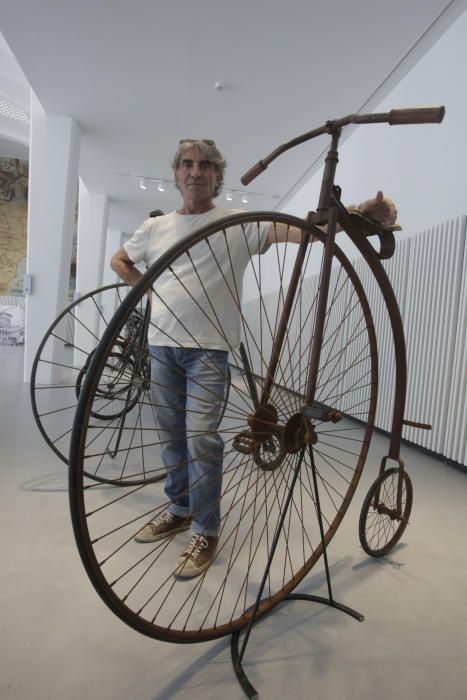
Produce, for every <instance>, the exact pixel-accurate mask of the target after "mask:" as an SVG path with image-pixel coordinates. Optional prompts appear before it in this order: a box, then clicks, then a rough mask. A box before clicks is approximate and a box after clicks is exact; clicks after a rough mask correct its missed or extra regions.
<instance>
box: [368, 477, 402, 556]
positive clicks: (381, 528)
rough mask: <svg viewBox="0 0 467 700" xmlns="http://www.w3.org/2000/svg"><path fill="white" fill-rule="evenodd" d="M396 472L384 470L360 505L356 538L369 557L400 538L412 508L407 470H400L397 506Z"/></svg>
mask: <svg viewBox="0 0 467 700" xmlns="http://www.w3.org/2000/svg"><path fill="white" fill-rule="evenodd" d="M400 474H401V473H400V471H399V469H396V468H391V469H388V470H387V471H385V472H383V474H382V475H381V476H380V477H378V479H377V480H376V481H375V483H374V484H373V486H372V487H371V489H370V491H369V492H368V495H367V497H366V499H365V502H364V505H363V507H362V514H361V521H360V540H361V543H362V547H363V549H364V550H365V551H366V552H367V554H370V555H371V556H374V557H378V556H383V555H385V554H387V553H388V552H389V551H390V550H391V549H392V548H393V547H394V546H395V545H396V544H397V542H398V541H399V540H400V538H401V537H402V535H403V533H404V531H405V528H406V527H407V525H408V522H409V517H410V512H411V510H412V500H413V489H412V482H411V480H410V477H409V475H408V474H407V472H405V471H403V472H402V490H401V508H400V515H399V514H398V509H397V492H398V484H399V479H400Z"/></svg>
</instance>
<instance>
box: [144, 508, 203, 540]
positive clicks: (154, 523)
mask: <svg viewBox="0 0 467 700" xmlns="http://www.w3.org/2000/svg"><path fill="white" fill-rule="evenodd" d="M190 524H191V518H180V516H178V515H174V514H173V513H171V512H170V511H169V510H164V512H163V513H161V514H160V515H158V516H157V518H154V520H151V522H150V523H148V524H147V525H145V526H144V527H143V528H142V529H141V530H140V531H139V532H137V533H136V535H135V540H136V542H157V540H162V539H163V538H164V537H168V536H169V535H174V534H175V533H176V532H182V530H188V528H189V527H190Z"/></svg>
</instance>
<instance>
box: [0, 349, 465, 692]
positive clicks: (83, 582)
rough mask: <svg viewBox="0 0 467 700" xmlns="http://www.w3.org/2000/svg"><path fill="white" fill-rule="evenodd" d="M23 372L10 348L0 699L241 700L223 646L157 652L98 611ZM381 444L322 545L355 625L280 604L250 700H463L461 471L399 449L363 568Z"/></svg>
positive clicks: (4, 369)
mask: <svg viewBox="0 0 467 700" xmlns="http://www.w3.org/2000/svg"><path fill="white" fill-rule="evenodd" d="M21 375H22V351H21V349H20V348H7V347H0V450H1V451H0V455H1V474H2V484H1V486H2V488H1V496H0V498H1V513H2V528H1V530H0V533H1V542H2V549H1V551H2V559H3V561H2V566H1V569H0V591H1V603H0V605H1V641H0V664H1V667H0V698H2V700H3V698H5V700H10V699H11V700H23V699H24V698H34V699H35V700H42V699H44V700H45V699H47V700H69V699H72V700H75V699H77V700H81V698H83V699H86V700H129V699H131V700H167V699H169V698H175V699H176V700H184V699H185V698H186V699H188V698H190V699H193V698H195V699H197V698H200V699H203V700H204V699H206V700H216V699H217V698H222V699H223V700H234V699H239V700H240V699H241V698H242V697H244V695H243V693H242V691H241V689H240V686H239V685H238V682H237V680H236V678H235V676H234V673H233V670H232V665H231V661H230V651H229V640H227V639H224V640H220V641H216V642H211V643H206V644H202V645H183V646H175V645H171V644H165V643H162V642H158V641H156V640H153V639H150V638H146V637H143V636H141V635H139V634H138V633H137V632H135V631H133V630H132V629H130V628H128V627H126V626H125V625H124V623H122V622H121V621H120V620H119V619H117V617H115V616H114V615H113V614H112V613H111V612H110V611H109V610H108V609H107V607H106V606H105V605H104V604H103V603H102V602H101V600H100V598H99V597H98V595H97V594H96V593H95V591H94V589H93V588H92V586H91V584H90V583H89V581H88V579H87V576H86V574H85V572H84V569H83V567H82V564H81V562H80V559H79V556H78V553H77V549H76V546H75V543H74V539H73V534H72V530H71V523H70V518H69V514H68V501H67V482H66V468H65V465H64V464H63V463H62V462H60V460H59V459H58V458H57V457H55V456H54V454H53V453H52V452H51V450H50V448H48V447H47V445H46V444H45V442H44V441H43V439H42V437H41V436H40V434H39V432H38V431H37V429H36V427H35V424H34V420H33V417H32V414H31V410H30V401H29V390H28V387H27V385H25V384H23V383H22V381H21ZM386 443H387V441H386V439H385V438H383V437H381V436H376V439H374V440H373V443H372V448H371V454H370V458H369V460H368V461H367V466H366V467H365V472H364V475H363V477H362V481H361V483H360V485H359V488H358V491H357V494H356V496H355V497H354V500H353V502H352V504H351V507H350V509H349V512H348V513H347V515H346V518H345V520H344V522H343V524H342V525H341V527H340V529H339V531H338V533H337V535H336V537H335V538H334V540H333V542H332V545H331V547H330V549H329V561H330V567H331V576H332V583H333V593H334V598H335V600H337V601H339V602H342V603H344V604H346V605H349V606H352V607H353V608H356V609H357V610H359V611H360V612H361V613H362V614H363V615H364V616H365V621H364V622H362V623H360V622H357V621H355V620H354V619H352V618H351V617H349V616H347V615H345V614H343V613H341V612H338V611H336V610H333V609H330V608H327V607H324V606H320V605H318V604H315V603H309V602H289V603H287V604H284V605H282V606H280V607H279V608H277V609H276V610H275V611H274V612H273V614H272V615H270V616H269V617H268V618H266V619H265V620H264V621H263V622H261V623H260V624H258V626H257V627H256V628H255V629H254V631H253V634H252V637H251V639H250V643H249V645H248V648H247V652H246V656H245V664H244V666H245V670H246V672H247V673H248V675H249V678H250V681H251V682H252V683H253V684H254V685H255V686H256V688H257V690H258V691H259V695H260V697H261V698H266V697H269V698H282V697H284V696H288V697H293V698H294V699H297V700H298V699H301V698H310V697H313V698H316V699H317V700H318V699H319V698H330V699H332V700H334V699H336V698H339V699H341V700H354V699H355V700H357V698H358V700H373V699H374V698H378V700H406V699H407V698H413V699H417V700H418V698H423V700H439V699H440V698H443V700H461V699H462V700H465V698H467V663H466V661H465V654H466V650H467V545H466V525H465V524H466V514H467V473H464V472H461V471H460V470H456V469H454V468H452V467H450V466H448V465H446V464H444V463H442V462H440V461H437V460H435V459H433V458H430V457H428V456H426V455H423V454H422V453H421V452H420V451H418V450H414V449H409V448H404V449H403V455H402V456H403V459H404V460H405V463H406V465H407V468H408V471H409V472H410V475H411V477H412V480H413V483H414V509H413V514H412V521H411V524H410V526H409V527H408V528H407V530H406V533H405V535H404V537H403V541H402V542H401V543H399V545H398V546H397V547H396V548H395V550H394V551H393V552H392V553H391V555H390V556H388V557H387V558H385V559H381V560H376V559H369V558H368V557H367V556H366V555H365V554H364V552H363V551H362V550H361V548H360V546H359V543H358V534H357V522H358V513H359V509H360V506H361V503H362V500H363V498H364V495H365V493H366V491H367V489H368V486H369V484H370V482H371V481H372V480H373V479H374V478H375V476H376V472H377V465H378V464H379V461H380V459H381V457H382V456H383V455H384V454H386V451H387V445H386ZM323 584H324V575H323V570H322V566H320V564H319V563H318V565H317V566H316V567H315V569H314V570H313V571H312V572H311V574H310V576H309V577H308V579H306V580H305V582H304V583H302V585H301V586H300V589H299V590H300V591H302V592H309V593H314V594H317V595H320V594H322V595H325V594H326V590H325V588H324V586H323Z"/></svg>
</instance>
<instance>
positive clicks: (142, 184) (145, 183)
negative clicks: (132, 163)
mask: <svg viewBox="0 0 467 700" xmlns="http://www.w3.org/2000/svg"><path fill="white" fill-rule="evenodd" d="M139 186H140V187H141V189H142V190H147V188H148V185H147V182H146V180H145V179H144V177H143V178H141V180H140V181H139Z"/></svg>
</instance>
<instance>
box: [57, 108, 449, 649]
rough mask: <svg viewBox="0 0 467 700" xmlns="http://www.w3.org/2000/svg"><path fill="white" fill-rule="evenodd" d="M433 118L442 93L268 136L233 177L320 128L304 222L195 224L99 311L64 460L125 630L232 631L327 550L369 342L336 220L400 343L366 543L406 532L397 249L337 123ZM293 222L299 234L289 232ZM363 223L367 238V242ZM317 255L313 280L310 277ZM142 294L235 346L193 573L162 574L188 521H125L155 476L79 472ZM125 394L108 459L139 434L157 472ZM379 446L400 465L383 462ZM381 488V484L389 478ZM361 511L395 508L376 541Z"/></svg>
mask: <svg viewBox="0 0 467 700" xmlns="http://www.w3.org/2000/svg"><path fill="white" fill-rule="evenodd" d="M443 115H444V109H443V108H430V109H413V110H412V109H410V110H393V111H391V112H388V113H381V114H373V115H350V116H349V117H345V118H343V119H339V120H334V121H330V122H328V123H327V124H325V125H324V126H322V127H320V128H319V129H315V130H313V131H311V132H308V133H307V134H304V135H303V136H301V137H298V138H296V139H294V140H293V141H291V142H289V143H287V144H285V145H284V146H282V147H280V148H278V149H277V150H276V151H274V152H273V153H272V154H271V155H270V156H269V157H268V158H266V159H264V160H263V161H260V163H259V164H258V165H257V166H255V167H254V168H253V169H252V170H251V171H250V172H249V173H248V174H247V175H246V176H245V178H244V180H243V182H244V184H247V182H249V181H251V179H253V177H254V176H255V175H257V174H259V172H260V171H261V170H262V169H264V168H265V167H266V166H267V165H268V164H269V163H270V162H271V161H272V160H273V159H274V158H275V157H277V156H278V155H280V153H282V152H284V151H285V150H287V149H288V148H291V147H292V146H295V145H297V144H299V143H302V142H304V141H306V140H307V139H310V138H313V137H315V136H318V135H321V134H329V135H330V137H331V147H330V150H329V152H328V155H327V159H326V165H325V170H324V176H323V183H322V190H321V195H320V200H319V203H318V207H317V210H316V212H310V214H309V215H308V217H307V219H306V220H303V219H300V218H296V217H293V216H288V215H286V214H280V213H268V212H259V213H241V214H236V215H233V216H229V217H227V218H224V219H222V220H219V221H217V222H216V223H214V224H212V225H209V226H207V227H205V228H203V229H201V230H199V231H197V232H196V233H194V234H193V235H192V236H191V237H190V238H188V239H187V240H185V241H184V242H183V243H180V244H179V245H177V246H175V247H174V248H172V249H171V250H169V251H168V252H167V253H166V254H165V255H163V257H161V258H160V259H159V260H158V261H157V262H156V263H155V264H154V265H153V266H152V267H151V269H149V270H148V271H147V273H146V274H145V275H144V277H143V278H142V279H141V280H140V282H139V284H138V285H137V286H136V287H135V288H134V289H133V290H132V292H130V294H129V295H128V296H127V297H126V299H125V300H124V301H123V303H122V305H121V306H120V308H119V309H118V311H117V312H116V314H115V316H114V318H113V319H112V321H111V322H110V323H109V325H108V328H107V330H106V331H105V333H104V335H103V338H102V340H101V342H100V344H99V345H98V347H97V348H96V350H95V352H94V354H93V357H92V360H91V362H90V365H89V368H88V370H87V372H86V377H85V380H84V383H83V384H82V387H81V391H80V396H79V402H78V407H77V411H76V417H75V423H74V428H73V433H72V439H71V449H70V460H69V461H70V505H71V514H72V520H73V526H74V532H75V536H76V541H77V544H78V548H79V552H80V555H81V558H82V561H83V564H84V566H85V568H86V571H87V573H88V575H89V577H90V579H91V581H92V583H93V585H94V586H95V588H96V590H97V592H98V593H99V595H100V596H101V597H102V599H103V600H104V601H105V603H106V604H107V605H108V606H109V607H110V608H111V610H113V612H114V613H115V614H116V615H118V616H119V617H120V618H121V619H122V620H124V621H125V622H126V623H127V624H129V625H130V626H132V627H133V628H135V629H136V630H138V631H140V632H142V633H143V634H146V635H148V636H151V637H155V638H157V639H160V640H165V641H172V642H201V641H204V640H210V639H214V638H218V637H221V636H223V635H228V634H234V633H237V632H238V631H239V630H242V629H243V628H245V627H247V626H248V625H250V624H251V621H252V620H253V619H254V620H257V619H259V618H260V617H262V616H263V615H265V614H266V613H267V612H268V611H270V610H271V609H272V608H273V607H274V606H275V605H277V604H278V603H280V602H281V601H282V600H284V599H285V598H286V597H287V596H289V594H291V592H292V591H293V590H294V589H295V588H296V586H297V585H298V584H299V583H300V581H301V580H302V579H303V578H304V577H305V576H306V574H307V573H308V572H309V571H310V569H311V568H312V567H313V565H314V564H315V563H316V561H317V560H318V559H319V557H320V556H321V555H322V554H323V552H324V553H325V549H326V545H327V544H328V543H329V542H330V540H331V539H332V537H333V536H334V534H335V533H336V530H337V529H338V527H339V525H340V523H341V521H342V519H343V517H344V515H345V512H346V510H347V508H348V506H349V503H350V501H351V499H352V496H353V494H354V492H355V489H356V487H357V484H358V481H359V478H360V475H361V472H362V469H363V466H364V464H365V460H366V457H367V454H368V448H369V444H370V439H371V435H372V431H373V426H374V417H375V410H376V402H377V389H378V363H377V355H378V353H377V342H376V334H375V329H374V326H373V320H372V316H371V311H370V306H369V303H368V300H367V298H366V295H365V291H364V289H363V286H362V284H361V282H360V280H359V278H358V276H357V274H356V272H355V270H354V268H353V267H352V265H351V263H350V262H349V260H348V259H347V257H346V256H345V255H344V253H343V252H342V250H341V249H340V248H339V246H338V245H337V243H336V242H335V231H336V225H337V224H339V225H340V226H341V227H342V228H343V230H344V231H345V232H346V233H347V235H348V236H349V237H350V238H351V240H352V241H353V243H354V244H355V245H356V246H357V248H358V249H359V250H360V252H361V253H362V254H363V255H364V256H365V258H366V260H367V262H368V265H369V266H370V268H371V270H372V271H373V273H374V276H375V278H376V281H377V283H378V286H379V289H380V291H381V293H382V294H383V297H384V300H385V303H386V306H387V310H388V314H389V318H390V322H391V326H392V330H393V335H394V340H395V361H396V385H395V397H394V412H393V421H392V434H391V440H390V446H389V454H388V455H387V457H385V458H384V460H383V463H382V476H381V477H380V482H379V487H375V488H373V490H372V494H371V496H370V497H369V498H368V499H367V500H366V502H365V507H364V513H363V514H362V518H361V523H360V529H361V533H362V538H363V540H364V541H365V543H366V545H367V547H368V550H369V551H370V553H376V554H378V553H379V550H380V549H381V548H382V547H383V546H384V547H386V546H393V545H394V544H395V542H396V541H397V539H398V538H399V537H400V535H401V534H402V531H403V529H404V527H405V524H406V521H407V517H408V512H407V511H408V510H410V504H409V501H410V500H411V499H410V497H409V488H408V486H407V484H408V483H409V482H408V481H407V479H408V477H407V476H406V473H405V470H404V467H403V464H402V462H401V460H400V457H399V451H400V442H401V431H402V425H403V420H404V406H405V393H406V367H405V349H404V338H403V329H402V323H401V318H400V314H399V310H398V307H397V303H396V300H395V298H394V293H393V291H392V288H391V285H390V283H389V280H388V278H387V276H386V273H385V272H384V269H383V267H382V265H381V261H380V259H381V258H383V257H389V256H390V254H391V252H392V251H393V250H394V236H393V232H392V231H391V230H390V229H385V228H383V227H382V226H381V225H379V224H377V223H376V222H374V221H372V220H369V219H366V218H365V217H362V216H360V215H359V214H358V213H357V214H351V213H349V212H348V211H347V210H346V209H345V207H344V206H343V204H342V203H341V201H340V194H339V190H338V189H337V188H335V187H334V174H335V169H336V164H337V146H338V141H339V136H340V133H341V129H342V128H343V127H344V126H346V125H347V124H350V123H359V124H364V123H374V122H386V123H389V124H410V123H423V122H440V121H441V120H442V118H443ZM322 226H325V227H326V228H327V230H326V232H323V229H322V228H320V227H322ZM297 230H298V231H300V232H301V242H300V243H299V244H298V245H297V244H295V243H292V242H291V240H292V238H293V237H294V236H295V233H296V231H297ZM265 231H272V232H275V235H276V236H277V240H279V238H280V239H281V240H284V242H281V243H279V244H278V245H273V246H271V248H270V249H269V250H268V251H267V252H265V253H263V254H262V255H252V252H253V251H256V250H258V249H260V248H261V242H262V241H263V240H264V235H265ZM341 235H343V234H341ZM371 236H376V237H378V238H379V240H380V243H381V246H380V248H379V250H378V251H376V250H375V249H374V247H373V245H372V244H371V243H370V241H369V238H370V237H371ZM204 256H211V257H212V260H213V263H214V265H215V267H216V269H217V270H218V274H217V275H216V277H215V279H201V278H200V276H199V275H198V274H197V261H198V260H199V259H200V258H202V257H204ZM242 256H243V257H244V258H245V259H248V261H249V263H248V267H247V270H246V273H245V277H243V274H242V275H241V276H240V277H239V275H238V274H236V272H235V266H234V262H233V261H234V260H238V259H239V258H241V257H242ZM316 260H318V261H319V265H318V269H320V274H319V275H318V276H317V278H316V277H311V276H310V270H315V269H316ZM243 286H244V287H245V292H246V293H245V294H243V289H242V287H243ZM168 287H170V288H171V289H174V288H176V290H177V298H178V299H179V300H181V301H180V303H179V305H178V306H177V308H174V307H173V306H171V303H170V295H167V294H166V290H167V288H168ZM148 292H151V294H152V315H151V319H150V321H149V325H150V326H151V324H153V325H154V326H157V322H158V314H161V313H164V314H167V313H168V314H171V315H172V317H173V320H174V322H176V323H178V324H181V325H182V326H183V328H184V330H185V332H186V334H187V336H189V338H190V343H189V344H191V345H193V346H194V347H196V346H197V345H199V343H198V340H197V337H196V329H195V328H191V327H190V321H189V319H190V309H196V311H197V313H199V312H200V310H201V312H202V313H203V314H204V315H205V318H206V319H207V320H208V322H209V323H210V324H212V327H213V328H214V329H215V330H216V332H217V333H218V334H219V337H220V338H222V339H223V341H224V343H225V346H226V348H227V349H228V350H229V351H230V355H231V358H232V364H233V367H234V369H233V372H232V384H231V390H230V397H229V401H228V405H227V407H226V410H225V414H224V417H223V420H222V422H221V424H220V426H219V432H220V434H221V436H222V438H223V440H224V445H225V446H224V457H223V474H222V496H221V503H220V506H221V528H220V534H219V546H218V549H217V551H216V554H215V557H214V559H213V561H212V563H211V566H210V567H209V568H208V569H207V570H206V571H205V572H204V573H203V574H202V575H201V576H199V577H197V578H194V579H188V580H180V579H179V578H176V577H174V575H173V572H174V566H175V562H176V560H177V558H178V556H179V554H180V552H181V549H182V548H183V546H184V544H185V542H186V541H187V537H188V535H187V534H186V533H178V534H176V535H173V536H171V537H168V538H166V539H164V540H161V541H158V542H155V543H152V544H145V545H141V544H139V543H137V542H135V541H134V536H135V534H136V533H137V531H138V530H140V528H141V527H142V526H143V525H144V524H146V523H147V522H148V521H149V520H151V519H152V518H153V517H154V516H157V515H158V514H159V513H161V512H162V511H163V510H164V509H165V508H166V507H167V505H168V504H167V500H166V498H165V496H164V492H163V488H162V485H161V484H157V483H151V482H150V481H147V482H145V483H144V484H142V485H139V486H132V485H128V486H125V485H123V487H122V489H119V491H118V492H116V490H115V489H112V488H111V487H109V486H107V485H105V484H104V485H102V484H95V483H94V482H93V481H91V480H90V479H89V478H88V477H87V474H90V473H91V474H92V473H93V470H94V469H95V465H100V467H99V468H104V464H105V462H106V460H107V459H108V454H107V444H108V437H109V435H108V431H106V430H105V428H104V429H103V426H102V425H101V426H99V427H96V425H95V421H94V419H93V413H94V411H95V406H96V405H98V403H99V401H100V400H101V398H100V396H99V387H100V386H101V382H102V379H101V378H102V376H103V374H105V372H106V367H107V365H108V362H109V358H111V357H112V356H113V353H115V348H116V345H117V344H118V338H119V335H120V333H121V329H122V328H124V326H125V324H126V323H127V321H128V319H129V318H130V316H131V314H132V313H133V312H134V309H135V308H136V307H137V306H138V305H139V304H140V303H141V300H142V299H144V298H145V296H146V295H147V294H148ZM226 304H229V305H233V306H234V307H235V308H236V309H237V313H238V318H239V324H240V329H241V333H242V339H243V351H242V352H240V351H239V349H238V347H237V345H236V344H233V343H232V342H231V341H230V340H229V339H230V337H231V335H230V329H227V328H225V327H224V324H223V319H224V316H223V314H224V311H225V306H226ZM213 402H214V404H215V405H219V403H220V399H219V397H218V396H213ZM135 408H137V410H138V412H139V413H138V416H139V418H138V421H139V423H138V427H139V430H138V431H137V432H136V433H132V434H131V435H130V434H128V435H127V434H126V432H125V431H123V435H122V439H121V441H120V444H119V447H118V450H117V451H116V455H115V457H114V459H115V460H117V461H118V460H120V461H121V462H122V463H124V462H125V461H133V462H134V463H137V461H138V459H139V455H140V453H141V450H142V449H143V448H144V449H145V453H146V455H147V454H149V451H152V454H151V460H152V462H150V463H148V462H147V463H146V465H145V468H146V469H149V470H150V469H151V468H154V469H155V468H157V465H160V444H159V442H158V437H157V432H156V431H155V430H154V428H153V427H152V426H151V421H150V420H149V418H148V412H149V411H150V409H151V407H150V406H149V405H147V402H146V401H145V399H144V398H140V399H139V400H138V404H137V407H135ZM135 408H134V409H133V410H135ZM109 430H111V428H109ZM188 439H190V438H189V436H188ZM387 460H394V461H395V463H396V464H397V467H396V468H395V469H393V470H386V469H385V464H386V461H387ZM182 466H184V465H182ZM388 473H390V474H391V477H390V478H391V482H393V484H394V485H395V503H392V502H391V503H390V504H388V505H385V504H384V503H383V504H381V499H382V498H385V497H386V495H387V493H388V492H389V489H387V488H385V487H386V486H387V485H388V479H389V477H388V476H387V475H388ZM383 482H384V483H383ZM190 488H196V484H192V485H191V486H190ZM390 493H391V498H393V496H394V489H393V490H392V491H391V492H390ZM410 493H411V491H410ZM408 504H409V505H408ZM372 513H376V514H377V518H379V519H381V518H389V519H390V520H391V523H393V526H392V527H391V529H390V530H387V531H386V532H387V535H386V541H384V542H382V537H381V535H379V536H378V538H377V543H376V545H373V541H374V538H373V535H372V528H373V530H374V528H375V527H377V525H375V524H374V520H372V519H371V518H372ZM320 530H321V531H320ZM380 531H381V528H380ZM373 549H374V551H372V550H373Z"/></svg>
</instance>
